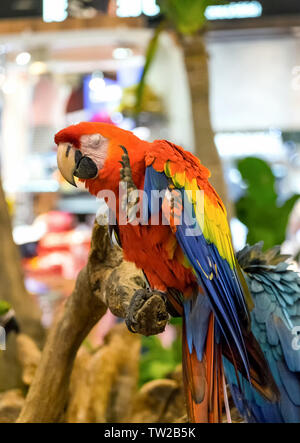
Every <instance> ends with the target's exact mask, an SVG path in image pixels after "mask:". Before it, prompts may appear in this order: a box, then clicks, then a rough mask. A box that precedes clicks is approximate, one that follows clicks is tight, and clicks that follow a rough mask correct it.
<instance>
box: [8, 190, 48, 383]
mask: <svg viewBox="0 0 300 443" xmlns="http://www.w3.org/2000/svg"><path fill="white" fill-rule="evenodd" d="M0 238H1V248H0V282H1V284H0V300H5V301H7V302H8V303H10V305H11V306H12V307H13V309H14V310H15V313H16V318H17V321H18V323H19V325H20V328H21V331H22V332H24V333H26V334H28V335H29V336H31V337H32V338H33V339H34V340H35V341H36V342H37V343H40V344H41V342H42V340H43V338H44V330H43V328H42V326H41V323H40V313H39V309H38V306H37V304H36V303H35V301H34V300H33V299H32V298H31V296H30V295H29V294H28V293H27V291H26V289H25V286H24V280H23V274H22V269H21V263H20V256H19V253H18V250H17V247H16V245H15V244H14V242H13V238H12V228H11V222H10V217H9V213H8V209H7V205H6V201H5V197H4V192H3V189H2V185H1V182H0ZM21 384H22V383H21V378H20V369H19V367H18V361H17V357H16V343H15V333H11V334H9V336H8V338H7V343H6V351H3V352H1V353H0V391H2V390H4V389H5V390H7V389H13V388H15V387H19V386H20V385H21Z"/></svg>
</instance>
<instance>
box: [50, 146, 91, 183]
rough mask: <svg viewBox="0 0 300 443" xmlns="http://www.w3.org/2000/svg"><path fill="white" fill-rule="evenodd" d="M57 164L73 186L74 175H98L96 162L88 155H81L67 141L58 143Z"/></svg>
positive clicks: (84, 177) (84, 176) (86, 177)
mask: <svg viewBox="0 0 300 443" xmlns="http://www.w3.org/2000/svg"><path fill="white" fill-rule="evenodd" d="M57 165H58V169H59V170H60V172H61V174H62V176H63V177H64V179H65V180H67V182H69V183H70V184H71V185H73V186H76V183H75V180H74V176H75V177H78V178H82V179H88V178H95V177H97V175H98V167H97V165H96V163H95V162H94V161H93V160H92V159H91V158H90V157H87V156H83V155H82V153H81V152H80V150H79V149H75V148H73V146H71V145H70V144H68V143H60V144H59V145H58V148H57Z"/></svg>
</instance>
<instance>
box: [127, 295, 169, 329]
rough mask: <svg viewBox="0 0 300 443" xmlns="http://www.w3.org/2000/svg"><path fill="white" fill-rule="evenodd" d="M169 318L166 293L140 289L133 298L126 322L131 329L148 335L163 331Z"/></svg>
mask: <svg viewBox="0 0 300 443" xmlns="http://www.w3.org/2000/svg"><path fill="white" fill-rule="evenodd" d="M168 319H169V314H168V312H167V307H166V296H165V294H164V293H163V292H160V291H151V290H149V289H138V290H137V291H136V292H135V294H134V296H133V297H132V299H131V302H130V305H129V308H128V311H127V316H126V319H125V322H126V325H127V327H128V329H129V331H131V332H138V333H139V334H143V335H146V336H148V335H155V334H159V333H161V332H163V331H164V329H165V327H166V324H167V322H168Z"/></svg>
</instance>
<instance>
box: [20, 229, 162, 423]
mask: <svg viewBox="0 0 300 443" xmlns="http://www.w3.org/2000/svg"><path fill="white" fill-rule="evenodd" d="M144 286H145V281H144V278H143V274H142V272H141V271H139V270H137V269H136V268H135V266H134V265H133V264H131V263H127V262H125V261H123V257H122V252H121V250H120V249H116V248H112V246H111V242H110V239H109V235H108V230H107V228H106V227H103V226H99V225H98V224H96V223H95V226H94V229H93V235H92V245H91V251H90V255H89V260H88V263H87V265H86V266H85V267H84V268H83V269H82V270H81V271H80V273H79V275H78V278H77V281H76V286H75V289H74V291H73V293H72V294H71V296H70V297H69V298H68V300H67V301H66V303H65V305H64V306H63V308H62V309H61V311H60V313H59V315H58V317H57V318H56V321H55V322H54V324H53V325H52V327H51V329H50V331H49V334H48V337H47V341H46V344H45V347H44V350H43V352H42V357H41V361H40V364H39V366H38V368H37V370H36V374H35V376H34V379H33V382H32V384H31V386H30V389H29V392H28V395H27V397H26V400H25V404H24V407H23V409H22V411H21V414H20V416H19V418H18V422H19V423H37V422H44V423H46V422H48V423H49V422H51V423H53V422H57V421H59V420H60V418H61V416H62V413H63V409H64V407H65V405H66V401H67V398H68V390H69V383H70V375H71V372H72V368H73V364H74V359H75V356H76V353H77V351H78V349H79V347H80V345H81V343H82V342H83V340H84V339H85V337H86V336H87V335H88V333H89V332H90V330H91V329H92V327H93V326H94V325H95V324H96V323H97V322H98V321H99V319H100V318H101V317H102V316H103V315H104V314H105V312H106V309H107V307H108V308H109V309H110V310H111V311H112V312H113V313H114V314H115V315H117V316H119V317H123V318H125V317H126V314H127V309H128V307H129V304H130V301H131V299H132V297H133V295H134V293H135V291H136V290H138V289H141V288H144ZM167 318H168V316H167V312H166V307H165V304H164V302H163V300H162V299H161V297H159V296H158V295H154V296H153V297H152V299H149V300H148V301H147V302H146V303H145V304H144V305H143V307H142V308H141V310H140V312H137V316H136V319H137V327H136V330H137V332H140V333H142V334H145V335H149V334H150V333H151V334H154V333H158V332H161V331H162V330H163V329H164V327H165V325H166V323H167Z"/></svg>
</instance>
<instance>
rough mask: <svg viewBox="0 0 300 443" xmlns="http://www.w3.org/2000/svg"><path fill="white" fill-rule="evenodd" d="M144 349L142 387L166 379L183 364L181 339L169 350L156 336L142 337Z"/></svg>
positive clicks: (141, 368)
mask: <svg viewBox="0 0 300 443" xmlns="http://www.w3.org/2000/svg"><path fill="white" fill-rule="evenodd" d="M142 349H143V350H142V355H141V360H140V380H139V384H140V386H142V385H143V384H144V383H147V382H148V381H151V380H156V379H159V378H164V377H166V376H167V375H168V374H170V373H171V372H173V371H174V370H175V368H176V366H177V365H178V364H180V363H181V339H180V338H176V339H175V340H174V341H173V343H172V345H171V346H170V347H169V348H165V347H163V345H162V344H161V341H160V340H159V338H158V337H156V336H151V337H142Z"/></svg>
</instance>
